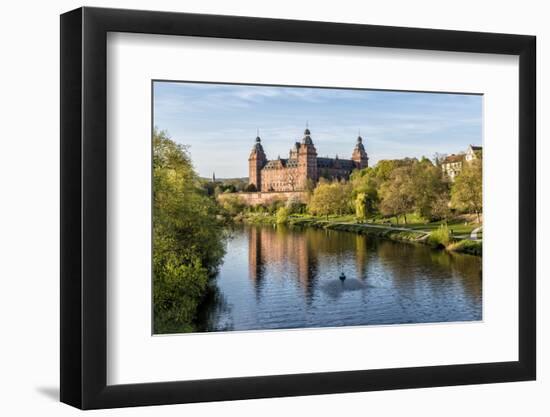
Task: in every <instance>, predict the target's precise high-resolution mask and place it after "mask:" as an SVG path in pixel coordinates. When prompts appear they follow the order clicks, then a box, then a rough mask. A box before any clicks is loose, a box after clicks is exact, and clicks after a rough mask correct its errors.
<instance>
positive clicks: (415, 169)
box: [411, 158, 449, 220]
mask: <svg viewBox="0 0 550 417" xmlns="http://www.w3.org/2000/svg"><path fill="white" fill-rule="evenodd" d="M411 187H412V190H411V191H412V195H413V199H414V203H413V205H414V210H415V212H416V213H417V214H419V215H420V216H422V217H424V218H426V219H429V220H436V219H440V218H445V217H446V212H445V210H444V208H443V206H444V205H445V204H447V205H448V203H449V186H448V183H447V181H446V180H445V179H444V177H443V173H442V171H441V169H440V168H438V167H437V166H435V165H434V164H433V163H432V162H431V161H430V160H429V159H427V158H422V159H421V160H420V161H418V162H415V163H414V164H413V165H412V166H411ZM440 216H443V217H440Z"/></svg>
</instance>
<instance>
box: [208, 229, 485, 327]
mask: <svg viewBox="0 0 550 417" xmlns="http://www.w3.org/2000/svg"><path fill="white" fill-rule="evenodd" d="M342 272H343V273H344V274H345V276H346V279H345V280H344V281H343V282H342V281H340V279H339V276H340V274H341V273H342ZM480 273H481V258H479V257H474V256H470V255H464V254H454V253H448V252H445V251H436V250H432V249H430V248H428V247H426V246H423V245H413V244H406V243H396V242H392V241H387V240H378V239H372V238H369V237H367V236H363V235H356V234H353V233H346V232H339V231H331V230H320V229H311V228H306V229H290V228H286V227H265V226H263V227H253V226H243V227H241V228H236V229H235V230H234V231H233V238H232V239H231V240H230V241H229V242H228V248H227V254H226V256H225V260H224V264H223V265H222V267H221V269H220V272H219V274H218V276H217V278H216V279H215V281H214V285H215V291H214V292H213V293H214V296H213V297H212V299H211V300H209V302H207V303H205V304H204V305H203V308H202V311H201V317H200V318H199V319H200V321H201V326H200V327H201V330H203V331H204V330H206V331H227V330H259V329H283V328H302V327H334V326H351V325H368V324H399V323H426V322H449V321H473V320H481V317H482V314H481V313H482V310H481V304H482V303H481V299H482V288H481V284H482V283H481V279H480Z"/></svg>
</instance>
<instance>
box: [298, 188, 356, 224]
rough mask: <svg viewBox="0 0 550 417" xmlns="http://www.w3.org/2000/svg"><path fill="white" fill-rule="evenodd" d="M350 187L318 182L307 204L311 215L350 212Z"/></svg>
mask: <svg viewBox="0 0 550 417" xmlns="http://www.w3.org/2000/svg"><path fill="white" fill-rule="evenodd" d="M350 197H351V186H350V185H349V183H340V182H337V181H335V182H332V183H328V182H320V183H319V185H318V186H317V187H316V188H315V190H314V191H313V195H312V196H311V198H310V200H309V204H308V210H309V212H310V213H311V214H314V215H318V216H326V217H327V219H328V216H329V215H331V214H338V215H342V214H345V213H349V212H350Z"/></svg>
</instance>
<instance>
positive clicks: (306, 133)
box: [302, 127, 313, 145]
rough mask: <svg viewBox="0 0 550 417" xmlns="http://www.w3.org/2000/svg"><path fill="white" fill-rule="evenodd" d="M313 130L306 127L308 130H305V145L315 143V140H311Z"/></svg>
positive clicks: (303, 142)
mask: <svg viewBox="0 0 550 417" xmlns="http://www.w3.org/2000/svg"><path fill="white" fill-rule="evenodd" d="M310 135H311V132H310V131H309V129H308V128H307V127H306V130H304V138H303V139H302V144H304V145H313V140H311V136H310Z"/></svg>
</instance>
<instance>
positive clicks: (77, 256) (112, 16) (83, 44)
mask: <svg viewBox="0 0 550 417" xmlns="http://www.w3.org/2000/svg"><path fill="white" fill-rule="evenodd" d="M108 32H131V33H146V34H162V35H175V36H178V35H185V36H199V37H215V38H235V39H255V40H266V41H285V42H305V43H318V44H332V45H356V46H371V47H383V48H404V49H421V50H441V51H457V52H477V53H491V54H508V55H517V56H519V103H518V108H519V132H518V138H519V155H518V158H519V271H518V273H519V277H520V279H519V293H518V297H519V329H518V331H519V360H518V361H513V362H495V363H477V364H467V365H453V364H450V365H445V366H423V367H411V368H397V369H376V370H357V371H344V372H325V373H309V374H292V375H273V376H256V377H239V378H224V379H209V380H198V381H175V382H161V383H142V384H128V385H112V386H109V385H107V383H106V381H107V334H106V333H107V332H106V330H107V304H106V300H107V284H106V282H107V272H106V271H107V268H106V264H107V251H106V247H107V139H106V131H107V129H106V128H107V110H106V93H107V73H106V59H107V58H106V47H107V33H108ZM535 45H536V38H535V37H534V36H524V35H510V34H495V33H481V32H461V31H449V30H432V29H416V28H404V27H388V26H372V25H359V24H342V23H326V22H312V21H296V20H279V19H265V18H252V17H236V16H218V15H201V14H186V13H169V12H154V11H136V10H120V9H102V8H88V7H84V8H79V9H77V10H73V11H70V12H68V13H65V14H63V15H61V54H60V56H61V260H60V261H61V310H60V315H61V401H62V402H64V403H67V404H70V405H72V406H75V407H78V408H82V409H94V408H111V407H124V406H142V405H156V404H174V403H190V402H201V401H219V400H238V399H250V398H265V397H282V396H298V395H313V394H328V393H344V392H357V391H376V390H388V389H401V388H420V387H435V386H449V385H463V384H481V383H495V382H506V381H525V380H533V379H535V377H536V314H535V310H536V267H535V256H536V255H535V254H536V186H535V184H536V157H535V156H536V143H535V135H536V131H535V122H536V119H535V117H536V116H535V107H536V92H535V87H536V84H535V83H536V81H535V79H536V77H535V75H536V73H535V66H536V65H535V62H536V56H535V53H536V52H535V50H536V47H535Z"/></svg>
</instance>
